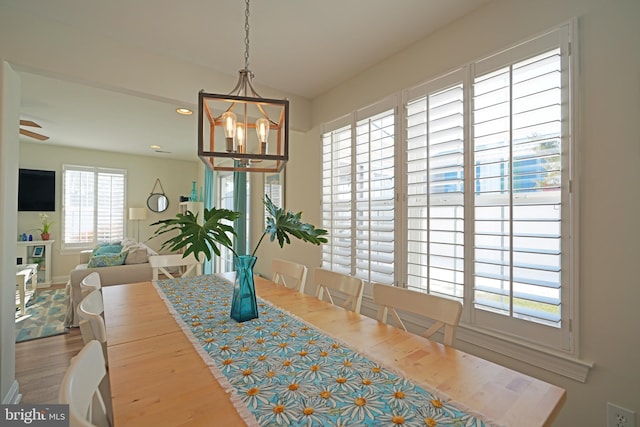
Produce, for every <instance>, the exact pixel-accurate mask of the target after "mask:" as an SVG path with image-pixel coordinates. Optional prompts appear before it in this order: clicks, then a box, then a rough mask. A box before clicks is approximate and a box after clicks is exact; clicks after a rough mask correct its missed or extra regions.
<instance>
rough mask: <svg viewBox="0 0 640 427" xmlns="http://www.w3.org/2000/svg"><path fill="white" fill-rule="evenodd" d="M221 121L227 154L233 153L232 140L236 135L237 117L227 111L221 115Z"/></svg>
mask: <svg viewBox="0 0 640 427" xmlns="http://www.w3.org/2000/svg"><path fill="white" fill-rule="evenodd" d="M221 120H222V126H223V128H224V136H225V139H226V140H227V152H229V153H231V152H232V151H233V138H234V137H235V135H236V121H237V117H236V115H235V113H232V112H231V111H227V112H226V113H224V114H223V115H222V117H221Z"/></svg>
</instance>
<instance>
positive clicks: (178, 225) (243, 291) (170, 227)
mask: <svg viewBox="0 0 640 427" xmlns="http://www.w3.org/2000/svg"><path fill="white" fill-rule="evenodd" d="M264 205H265V208H266V210H267V213H268V216H267V226H266V227H265V229H264V231H263V233H262V236H261V237H260V239H259V240H258V243H257V244H256V246H255V248H254V250H253V252H251V254H250V255H245V254H238V253H236V251H235V250H234V249H233V241H232V240H231V238H230V237H229V234H231V235H234V236H235V235H236V232H235V230H234V229H233V227H232V226H231V225H229V224H227V223H224V222H223V221H224V220H226V221H229V222H233V221H234V220H235V219H237V218H238V217H239V216H240V214H239V213H238V212H234V211H231V210H228V209H216V208H212V209H205V211H204V222H203V224H199V223H198V216H197V214H196V215H194V214H193V213H191V212H189V211H187V212H186V213H185V214H177V215H176V217H175V218H171V219H166V220H161V221H158V222H155V223H153V224H151V225H159V226H160V227H159V228H158V229H157V230H156V232H155V233H154V236H153V237H157V236H160V235H162V234H165V233H169V232H175V231H177V232H178V234H177V235H176V236H174V237H172V238H170V239H168V240H166V241H165V242H164V243H163V244H162V248H168V249H170V250H172V251H177V250H181V249H184V250H185V251H184V256H187V255H189V254H191V253H193V254H194V255H195V257H196V259H197V260H200V258H199V256H200V254H204V255H205V256H206V258H207V259H208V260H211V257H212V252H213V253H215V254H216V255H220V249H219V248H218V247H217V244H220V245H222V246H224V247H226V248H229V249H230V250H231V252H233V255H234V264H235V266H236V283H235V286H234V290H233V298H232V302H231V317H232V318H233V319H235V320H237V321H239V322H244V321H246V320H250V319H254V318H256V317H258V307H257V304H256V296H255V287H254V282H253V267H254V265H255V263H256V259H257V258H256V252H257V251H258V248H259V247H260V245H261V244H262V241H263V240H264V238H265V237H266V236H267V235H268V236H269V240H270V241H274V240H276V239H277V240H278V244H279V245H280V247H281V248H282V247H284V245H285V244H289V243H291V236H293V237H295V238H297V239H300V240H302V241H303V242H308V243H312V244H314V245H320V244H321V243H326V242H327V239H326V237H325V235H326V234H327V230H325V229H322V228H315V226H313V225H312V224H309V223H305V222H302V212H298V213H295V214H294V213H293V212H291V211H285V210H284V209H282V208H280V207H278V206H276V205H275V204H274V203H273V202H272V201H271V199H270V198H269V196H267V195H265V198H264Z"/></svg>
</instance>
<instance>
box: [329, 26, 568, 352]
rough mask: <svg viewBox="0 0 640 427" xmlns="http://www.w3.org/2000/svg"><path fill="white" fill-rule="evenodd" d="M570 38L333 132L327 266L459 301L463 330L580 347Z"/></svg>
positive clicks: (541, 43) (433, 86)
mask: <svg viewBox="0 0 640 427" xmlns="http://www.w3.org/2000/svg"><path fill="white" fill-rule="evenodd" d="M570 34H571V26H570V25H566V26H563V27H561V28H559V29H557V30H554V31H551V32H549V33H548V34H545V35H543V36H540V37H537V38H535V39H533V40H531V41H529V42H527V43H523V44H521V45H518V46H516V47H514V48H511V49H508V50H505V51H503V52H501V53H498V54H496V55H492V56H491V57H488V58H485V59H483V60H480V61H477V62H474V63H472V64H468V65H466V66H464V67H462V68H460V69H459V70H456V71H454V72H452V73H449V74H447V75H445V76H442V77H440V78H437V79H434V80H432V81H429V82H427V83H424V84H422V85H420V86H417V87H415V88H412V89H408V90H405V91H403V94H402V102H401V103H397V104H398V105H397V107H398V108H395V109H394V108H388V106H386V107H387V108H384V109H383V108H382V105H383V104H384V102H383V103H381V104H380V105H378V107H375V108H378V110H379V111H376V110H375V108H374V107H372V108H368V109H366V110H363V111H358V112H355V113H354V114H353V115H351V116H350V117H345V118H342V119H340V120H337V121H335V122H333V123H329V124H327V125H325V126H324V127H323V130H322V138H323V139H322V141H323V169H322V170H323V184H322V185H323V187H322V188H323V227H324V228H326V229H327V230H329V233H330V241H329V243H328V244H326V245H324V247H323V266H324V267H325V268H330V269H332V270H335V271H340V272H343V273H347V274H352V275H355V276H358V277H361V278H363V279H364V280H366V281H368V282H381V283H388V284H392V283H393V284H396V285H397V286H403V287H407V288H410V289H415V290H419V291H422V292H428V293H432V294H436V295H441V296H445V297H448V298H453V299H457V300H459V301H461V302H462V303H463V305H464V313H463V319H462V321H463V324H467V325H471V326H474V327H476V328H480V329H484V330H490V331H492V333H500V334H504V335H509V336H511V337H514V338H517V339H519V340H522V339H525V340H528V341H530V342H533V343H535V344H541V345H545V346H549V347H552V348H554V349H561V350H565V351H571V350H572V344H571V343H572V337H571V330H570V326H571V325H570V323H571V322H570V321H569V319H571V317H572V313H571V305H570V304H569V302H570V295H571V292H570V291H571V286H572V281H571V268H570V266H571V265H572V262H571V261H570V259H571V256H573V252H572V247H571V239H570V238H569V236H570V232H569V230H570V227H571V226H572V221H573V220H574V218H575V212H573V211H572V207H573V206H574V205H575V203H574V201H573V194H572V193H571V192H570V182H571V178H572V177H571V171H572V168H570V167H569V165H570V164H571V159H570V153H571V140H570V138H569V135H570V125H571V120H570V117H571V114H570V111H571V109H570V99H571V94H570V86H571V85H570V82H571V75H570V72H571V66H570V61H569V41H570ZM396 111H397V112H396ZM394 124H395V126H397V127H398V129H400V131H396V130H395V126H394ZM394 147H397V148H396V149H394Z"/></svg>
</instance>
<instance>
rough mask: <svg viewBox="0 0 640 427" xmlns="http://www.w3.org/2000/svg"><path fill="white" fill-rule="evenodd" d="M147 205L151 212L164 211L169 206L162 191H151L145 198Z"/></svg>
mask: <svg viewBox="0 0 640 427" xmlns="http://www.w3.org/2000/svg"><path fill="white" fill-rule="evenodd" d="M147 207H148V208H149V210H152V211H153V212H164V211H166V210H167V208H168V207H169V199H167V196H165V195H164V193H151V195H150V196H149V197H148V198H147Z"/></svg>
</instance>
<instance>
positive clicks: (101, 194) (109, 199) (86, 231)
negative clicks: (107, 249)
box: [62, 165, 126, 249]
mask: <svg viewBox="0 0 640 427" xmlns="http://www.w3.org/2000/svg"><path fill="white" fill-rule="evenodd" d="M125 180H126V174H125V171H123V170H107V169H100V168H93V167H82V166H67V165H65V166H63V192H64V196H63V242H62V245H63V247H64V248H65V249H70V248H89V247H92V246H94V245H95V244H97V243H99V242H109V241H119V240H122V239H123V238H124V231H125V230H124V228H125V216H124V215H125V208H124V205H125Z"/></svg>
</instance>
